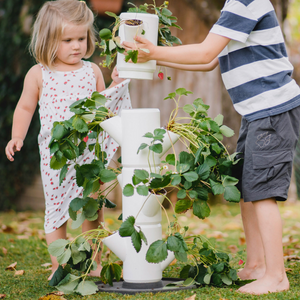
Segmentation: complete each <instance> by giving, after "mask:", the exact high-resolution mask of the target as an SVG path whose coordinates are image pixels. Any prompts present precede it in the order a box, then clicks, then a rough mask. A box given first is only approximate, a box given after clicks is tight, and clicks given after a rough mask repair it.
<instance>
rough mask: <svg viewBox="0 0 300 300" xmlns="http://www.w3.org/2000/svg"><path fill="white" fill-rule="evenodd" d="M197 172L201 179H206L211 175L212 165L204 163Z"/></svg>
mask: <svg viewBox="0 0 300 300" xmlns="http://www.w3.org/2000/svg"><path fill="white" fill-rule="evenodd" d="M196 171H197V174H198V175H199V179H201V180H206V179H207V178H208V177H209V175H210V167H209V165H207V164H205V163H204V164H202V165H200V166H199V167H198V168H197V170H196Z"/></svg>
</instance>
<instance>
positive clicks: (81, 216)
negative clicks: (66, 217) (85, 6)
mask: <svg viewBox="0 0 300 300" xmlns="http://www.w3.org/2000/svg"><path fill="white" fill-rule="evenodd" d="M84 220H85V215H84V213H83V212H82V213H79V214H77V218H76V220H75V221H73V222H72V225H71V228H72V229H76V228H78V227H80V226H81V225H82V223H83V222H84Z"/></svg>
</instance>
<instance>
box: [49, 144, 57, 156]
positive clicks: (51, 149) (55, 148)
mask: <svg viewBox="0 0 300 300" xmlns="http://www.w3.org/2000/svg"><path fill="white" fill-rule="evenodd" d="M58 150H59V143H58V142H54V143H52V144H51V146H50V154H53V153H55V152H56V151H58Z"/></svg>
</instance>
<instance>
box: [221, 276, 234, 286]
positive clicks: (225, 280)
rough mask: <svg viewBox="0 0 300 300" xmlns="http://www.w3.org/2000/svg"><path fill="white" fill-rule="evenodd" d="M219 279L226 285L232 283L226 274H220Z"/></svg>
mask: <svg viewBox="0 0 300 300" xmlns="http://www.w3.org/2000/svg"><path fill="white" fill-rule="evenodd" d="M221 279H222V281H223V282H224V283H225V284H226V285H232V280H231V279H230V278H229V277H228V276H227V275H226V274H222V275H221Z"/></svg>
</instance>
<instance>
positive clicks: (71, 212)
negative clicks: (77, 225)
mask: <svg viewBox="0 0 300 300" xmlns="http://www.w3.org/2000/svg"><path fill="white" fill-rule="evenodd" d="M68 211H69V215H70V218H71V219H72V220H74V221H75V220H76V219H77V212H76V211H74V210H73V209H72V208H71V207H70V206H69V210H68Z"/></svg>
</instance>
